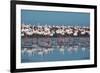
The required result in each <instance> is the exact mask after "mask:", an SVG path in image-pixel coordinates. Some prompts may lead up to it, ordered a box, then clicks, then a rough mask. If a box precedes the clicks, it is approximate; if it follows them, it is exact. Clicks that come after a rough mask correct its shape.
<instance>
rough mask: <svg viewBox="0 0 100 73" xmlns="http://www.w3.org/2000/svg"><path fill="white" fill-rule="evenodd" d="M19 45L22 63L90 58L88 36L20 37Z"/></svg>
mask: <svg viewBox="0 0 100 73" xmlns="http://www.w3.org/2000/svg"><path fill="white" fill-rule="evenodd" d="M21 47H22V49H21V62H22V63H27V62H45V61H70V60H86V59H90V38H89V37H63V38H61V37H59V38H55V37H52V38H44V37H41V38H37V37H35V38H32V37H26V38H25V37H22V40H21ZM25 48H26V49H25ZM32 49H35V52H32V51H33V50H32Z"/></svg>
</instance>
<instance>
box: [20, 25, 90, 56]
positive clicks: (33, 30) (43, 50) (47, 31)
mask: <svg viewBox="0 0 100 73" xmlns="http://www.w3.org/2000/svg"><path fill="white" fill-rule="evenodd" d="M89 35H90V29H89V27H80V26H50V25H45V26H41V25H38V26H35V25H31V24H29V25H25V24H22V26H21V36H22V38H25V37H26V40H27V38H28V36H29V38H30V36H32V37H33V38H37V41H38V42H37V41H36V40H33V43H32V45H31V47H28V48H27V47H25V46H24V48H22V50H21V52H22V54H25V53H28V55H29V56H30V55H32V56H34V55H35V54H38V55H41V56H43V55H44V54H50V53H52V52H53V51H54V50H55V48H56V49H57V50H58V51H59V52H61V53H62V54H64V52H65V50H67V51H68V52H77V51H78V49H79V48H80V47H79V45H81V44H82V43H80V42H78V45H73V44H74V43H72V46H69V47H66V46H65V45H64V44H63V43H64V41H67V40H65V39H63V38H62V36H64V37H66V38H67V37H69V36H70V37H72V38H73V37H81V36H82V37H83V36H84V37H89ZM37 36H38V37H39V36H43V37H45V38H38V37H37ZM46 36H47V37H46ZM53 36H56V37H58V38H56V39H57V40H58V41H57V43H58V44H57V45H56V46H55V47H53V46H52V45H51V42H52V40H51V37H53ZM73 40H74V39H73ZM24 41H25V40H24ZM24 41H23V42H24ZM81 41H85V42H84V43H83V44H85V45H89V40H84V38H82V40H81ZM34 42H35V43H34ZM68 42H69V41H67V42H66V43H67V44H68ZM70 42H71V41H70ZM24 45H25V42H24ZM81 50H82V51H85V50H86V47H82V48H81Z"/></svg>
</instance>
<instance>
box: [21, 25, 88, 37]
mask: <svg viewBox="0 0 100 73" xmlns="http://www.w3.org/2000/svg"><path fill="white" fill-rule="evenodd" d="M37 35H38V36H59V35H61V36H89V35H90V28H89V27H85V26H83V27H82V26H56V25H55V26H54V25H53V26H50V25H44V26H42V25H31V24H29V25H25V24H22V26H21V36H37Z"/></svg>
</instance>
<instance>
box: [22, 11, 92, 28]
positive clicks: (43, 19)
mask: <svg viewBox="0 0 100 73" xmlns="http://www.w3.org/2000/svg"><path fill="white" fill-rule="evenodd" d="M21 23H25V24H41V25H45V24H48V25H72V26H74V25H79V26H89V25H90V13H82V12H81V13H79V12H56V11H38V10H21Z"/></svg>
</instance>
